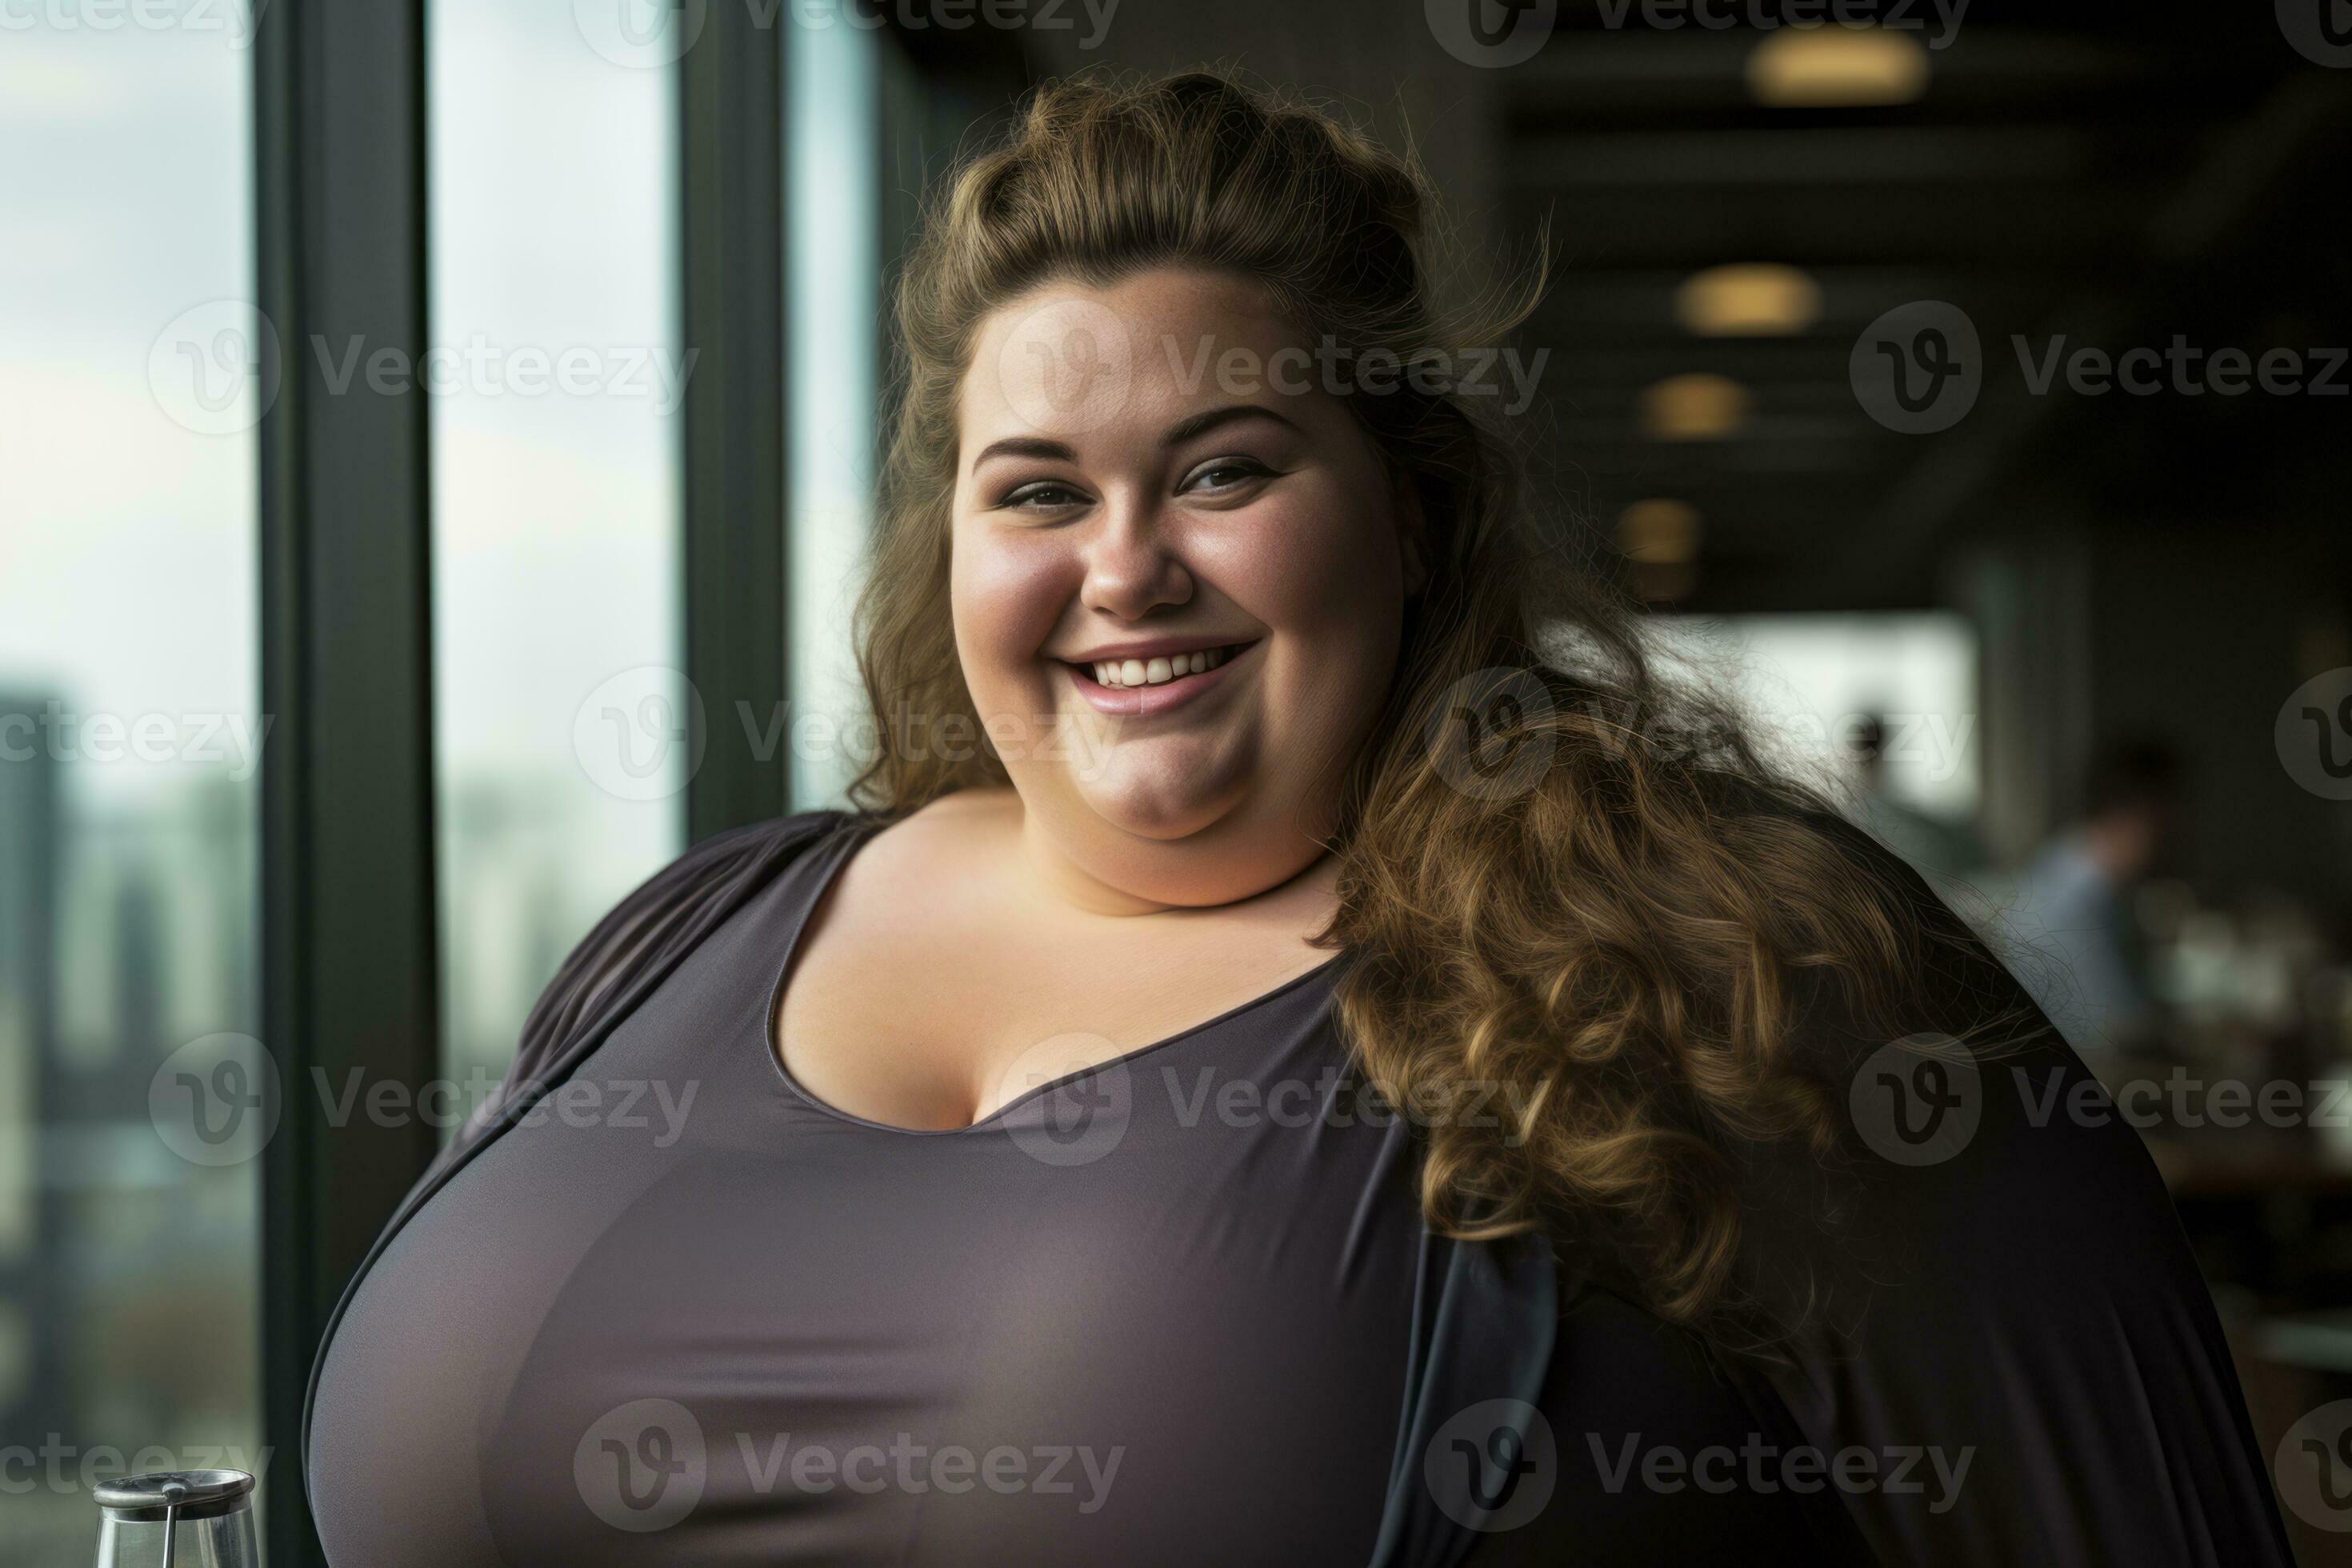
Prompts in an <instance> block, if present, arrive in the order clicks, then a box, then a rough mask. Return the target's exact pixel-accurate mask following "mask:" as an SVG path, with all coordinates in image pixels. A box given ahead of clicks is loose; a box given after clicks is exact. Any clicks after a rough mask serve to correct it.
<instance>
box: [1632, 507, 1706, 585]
mask: <svg viewBox="0 0 2352 1568" xmlns="http://www.w3.org/2000/svg"><path fill="white" fill-rule="evenodd" d="M1698 535H1699V516H1698V508H1696V507H1695V506H1693V505H1691V503H1690V502H1688V501H1686V500H1671V499H1669V498H1667V497H1664V496H1654V497H1652V498H1651V499H1650V500H1637V501H1635V502H1634V503H1633V505H1632V506H1629V507H1627V508H1626V509H1625V510H1623V511H1622V512H1621V513H1619V514H1618V518H1617V547H1618V548H1619V549H1621V550H1622V551H1623V552H1625V557H1626V559H1627V560H1629V561H1631V562H1632V563H1633V593H1634V595H1636V596H1637V597H1639V598H1643V599H1681V598H1686V597H1688V596H1689V594H1690V591H1691V590H1692V588H1694V587H1696V585H1697V583H1698Z"/></svg>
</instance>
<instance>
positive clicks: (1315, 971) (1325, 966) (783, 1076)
mask: <svg viewBox="0 0 2352 1568" xmlns="http://www.w3.org/2000/svg"><path fill="white" fill-rule="evenodd" d="M885 822H886V819H884V818H880V817H876V816H844V817H843V819H842V822H841V824H840V826H839V827H838V828H837V829H836V832H837V834H838V842H837V843H835V844H834V845H830V846H827V847H825V849H824V853H825V854H828V855H830V856H831V857H832V862H831V864H829V865H827V866H826V867H825V868H824V870H823V872H822V873H820V874H819V876H818V878H817V883H816V887H815V888H814V889H813V890H812V891H811V892H810V893H809V896H808V897H807V898H806V899H805V900H803V902H802V904H801V909H800V913H799V915H798V916H797V917H795V918H794V920H793V929H792V935H791V936H790V937H788V938H786V939H785V942H784V946H783V952H782V955H781V956H780V957H779V959H778V961H777V963H776V973H775V978H774V979H773V980H772V981H771V982H770V983H769V985H768V1007H767V1012H766V1014H765V1016H763V1017H762V1018H761V1023H760V1041H761V1046H762V1047H764V1048H765V1049H766V1051H767V1053H768V1067H769V1069H770V1070H771V1071H772V1072H773V1073H774V1074H775V1075H776V1078H777V1079H778V1080H779V1081H781V1082H782V1084H783V1086H784V1088H785V1089H789V1090H790V1091H791V1092H792V1093H793V1096H794V1097H795V1098H797V1099H798V1100H800V1101H801V1102H802V1103H803V1104H804V1105H806V1106H807V1107H808V1108H809V1109H810V1110H814V1111H816V1112H817V1113H818V1114H819V1115H822V1116H825V1117H829V1118H831V1119H832V1120H834V1121H840V1122H845V1123H846V1124H848V1125H849V1126H852V1127H861V1128H864V1129H866V1131H873V1132H887V1133H889V1134H891V1135H892V1136H893V1137H898V1138H955V1137H961V1136H962V1135H963V1134H965V1133H968V1132H978V1131H982V1130H983V1129H986V1128H987V1127H989V1126H990V1125H992V1123H995V1122H998V1121H1003V1119H1004V1118H1005V1117H1007V1116H1009V1115H1011V1114H1012V1113H1013V1111H1015V1110H1019V1109H1020V1108H1021V1107H1022V1106H1024V1105H1026V1104H1028V1103H1029V1102H1030V1101H1031V1100H1036V1099H1039V1098H1040V1097H1042V1096H1044V1095H1047V1094H1051V1093H1052V1092H1053V1091H1054V1090H1055V1089H1060V1088H1062V1087H1063V1086H1064V1085H1066V1084H1073V1083H1083V1082H1085V1081H1086V1080H1087V1079H1090V1078H1093V1077H1095V1076H1096V1075H1097V1074H1099V1073H1106V1072H1108V1071H1110V1070H1111V1069H1112V1068H1124V1067H1126V1066H1128V1065H1129V1064H1130V1063H1132V1062H1134V1061H1136V1060H1137V1059H1139V1058H1143V1057H1148V1056H1150V1055H1151V1054H1152V1053H1153V1052H1155V1051H1160V1050H1165V1049H1166V1048H1167V1047H1170V1046H1174V1045H1179V1044H1181V1043H1182V1042H1184V1041H1186V1040H1189V1039H1192V1038H1193V1037H1195V1036H1198V1035H1203V1034H1206V1033H1208V1032H1209V1031H1210V1030H1212V1029H1216V1028H1222V1027H1223V1026H1225V1025H1228V1024H1231V1023H1233V1022H1234V1021H1235V1020H1237V1019H1239V1018H1241V1017H1244V1016H1246V1015H1248V1014H1251V1013H1255V1012H1256V1011H1257V1010H1258V1009H1259V1008H1261V1007H1265V1006H1267V1005H1270V1004H1272V1003H1274V1002H1276V1001H1277V1000H1279V999H1280V998H1282V997H1283V996H1286V995H1287V994H1290V993H1291V992H1293V991H1296V990H1297V989H1298V988H1299V987H1300V986H1302V985H1305V984H1307V983H1308V982H1309V981H1312V980H1317V979H1319V978H1321V977H1323V976H1326V975H1328V974H1329V973H1331V972H1332V971H1333V970H1335V969H1337V968H1338V967H1339V965H1340V964H1342V963H1345V962H1347V958H1348V953H1347V951H1346V950H1345V949H1342V950H1340V951H1339V952H1335V953H1333V954H1332V955H1331V956H1330V957H1329V958H1327V959H1325V960H1324V961H1323V962H1322V963H1318V964H1317V965H1316V966H1315V967H1314V968H1312V969H1309V970H1307V971H1304V972H1303V973H1297V974H1294V975H1292V976H1291V977H1290V978H1289V979H1287V980H1286V981H1284V982H1283V983H1282V984H1279V985H1276V987H1275V988H1274V989H1273V990H1271V991H1267V992H1265V993H1263V994H1259V995H1256V996H1253V997H1251V998H1250V999H1249V1000H1248V1001H1246V1002H1241V1003H1237V1004H1235V1005H1234V1006H1231V1007H1228V1008H1226V1009H1225V1010H1224V1011H1223V1012H1222V1013H1220V1014H1218V1015H1217V1016H1214V1017H1213V1018H1204V1019H1202V1021H1201V1022H1199V1023H1197V1024H1192V1025H1189V1026H1186V1027H1184V1028H1181V1029H1179V1030H1178V1031H1176V1033H1174V1034H1172V1035H1169V1036H1166V1037H1162V1038H1160V1039H1157V1040H1154V1041H1152V1042H1151V1043H1150V1045H1146V1046H1138V1047H1135V1049H1133V1050H1131V1051H1122V1052H1120V1053H1119V1054H1118V1056H1115V1057H1106V1058H1103V1059H1102V1060H1101V1061H1098V1062H1096V1063H1093V1064H1092V1065H1090V1066H1087V1067H1083V1068H1078V1069H1077V1070H1076V1071H1075V1072H1066V1073H1064V1074H1063V1075H1062V1076H1061V1077H1059V1078H1057V1079H1049V1080H1047V1081H1046V1082H1045V1083H1041V1084H1039V1085H1037V1086H1036V1087H1035V1088H1034V1089H1030V1090H1028V1091H1027V1092H1026V1093H1024V1094H1021V1095H1018V1096H1015V1097H1014V1098H1013V1099H1012V1100H1006V1101H1005V1102H1004V1103H1003V1105H1000V1106H998V1107H997V1108H996V1109H995V1110H992V1111H990V1112H989V1113H988V1114H987V1115H986V1116H983V1117H982V1118H981V1119H980V1120H979V1121H971V1122H967V1123H966V1124H965V1125H963V1126H961V1127H900V1126H898V1125H897V1124H895V1123H893V1122H888V1121H875V1120H873V1119H872V1118H870V1117H865V1116H859V1115H857V1114H856V1112H855V1111H849V1110H842V1109H841V1108H840V1107H839V1106H837V1105H835V1104H834V1103H832V1102H831V1101H830V1100H824V1099H823V1098H822V1097H820V1096H819V1095H817V1094H816V1093H815V1092H814V1090H812V1089H809V1088H807V1087H806V1086H805V1085H803V1083H802V1082H801V1080H800V1079H797V1078H794V1077H793V1072H792V1069H791V1068H788V1067H786V1066H785V1065H784V1051H783V1036H782V1032H781V1029H780V1027H779V1024H778V1014H779V1013H780V1012H781V1011H782V1005H783V1000H784V983H785V980H786V979H787V977H789V976H790V975H791V973H792V971H793V959H795V958H797V957H798V956H799V955H800V951H801V941H802V939H803V936H804V935H805V934H806V933H807V931H808V923H809V921H810V919H811V918H812V917H814V915H815V913H816V907H817V905H819V904H821V903H823V902H824V896H825V894H826V893H827V892H829V891H831V890H832V888H833V885H834V883H835V882H836V881H838V880H839V879H841V875H842V873H843V871H845V869H847V868H848V866H849V862H850V861H852V860H853V859H855V858H856V852H857V850H858V849H859V848H860V847H862V846H863V844H864V842H865V840H866V837H869V836H870V832H871V830H873V829H875V828H877V827H879V826H884V825H885Z"/></svg>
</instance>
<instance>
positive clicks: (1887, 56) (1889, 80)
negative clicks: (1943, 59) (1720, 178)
mask: <svg viewBox="0 0 2352 1568" xmlns="http://www.w3.org/2000/svg"><path fill="white" fill-rule="evenodd" d="M1748 90H1749V91H1750V92H1752V93H1754V94H1755V96H1756V101H1757V102H1759V103H1763V104H1769V105H1770V106H1772V107H1773V108H1775V109H1853V108H1859V107H1862V106H1864V105H1869V104H1887V103H1909V102H1910V101H1912V100H1914V99H1916V98H1917V97H1918V96H1919V95H1920V94H1921V93H1923V92H1925V91H1927V46H1926V45H1924V44H1922V43H1920V41H1919V40H1918V39H1917V38H1916V37H1913V36H1912V35H1911V34H1909V33H1893V32H1888V31H1887V30H1885V28H1883V27H1836V26H1820V27H1781V28H1779V29H1777V30H1775V31H1773V32H1770V33H1768V34H1766V35H1765V37H1764V38H1763V41H1762V42H1760V43H1759V44H1758V45H1757V46H1756V47H1755V49H1754V50H1753V51H1752V52H1750V53H1749V55H1748Z"/></svg>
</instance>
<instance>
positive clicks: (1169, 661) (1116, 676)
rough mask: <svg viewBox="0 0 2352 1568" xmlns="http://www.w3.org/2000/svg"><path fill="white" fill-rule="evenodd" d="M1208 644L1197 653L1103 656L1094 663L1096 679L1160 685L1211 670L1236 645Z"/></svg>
mask: <svg viewBox="0 0 2352 1568" xmlns="http://www.w3.org/2000/svg"><path fill="white" fill-rule="evenodd" d="M1239 646H1240V645H1239V644H1237V643H1236V644H1234V645H1232V646H1231V647H1206V648H1202V650H1201V651H1200V652H1198V653H1180V654H1174V655H1171V656H1168V657H1166V658H1129V659H1116V658H1113V659H1103V660H1100V661H1098V662H1097V664H1096V665H1095V667H1094V671H1095V679H1096V680H1097V681H1098V682H1100V683H1101V684H1103V685H1105V686H1158V685H1159V684H1160V683H1161V682H1162V681H1167V680H1174V679H1177V678H1178V677H1179V676H1185V675H1199V674H1201V673H1202V671H1204V670H1211V669H1214V668H1217V666H1219V665H1221V664H1223V663H1224V662H1225V660H1226V659H1228V658H1232V657H1233V653H1234V647H1239Z"/></svg>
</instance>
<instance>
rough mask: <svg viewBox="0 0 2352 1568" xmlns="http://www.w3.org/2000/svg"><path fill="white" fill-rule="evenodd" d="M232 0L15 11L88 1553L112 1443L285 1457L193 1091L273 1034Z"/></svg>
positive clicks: (76, 1440)
mask: <svg viewBox="0 0 2352 1568" xmlns="http://www.w3.org/2000/svg"><path fill="white" fill-rule="evenodd" d="M244 9H245V8H243V7H235V6H232V7H218V6H210V5H196V4H194V3H193V0H192V3H190V4H187V5H170V4H166V5H153V6H140V7H116V8H110V9H109V10H106V11H104V12H100V10H98V9H96V8H82V7H72V6H31V7H24V8H21V9H18V10H16V11H12V12H11V14H10V15H9V16H8V17H7V18H6V20H5V26H6V28H7V31H6V32H5V35H0V142H5V146H6V149H7V153H6V156H5V159H0V211H5V214H6V226H7V236H8V238H7V243H6V244H5V245H0V342H5V343H6V344H7V351H6V353H5V357H0V1533H5V1541H6V1548H7V1550H6V1553H5V1554H6V1555H7V1556H8V1557H9V1559H10V1560H11V1561H20V1562H26V1563H34V1562H38V1563H74V1562H83V1561H87V1559H88V1554H89V1551H90V1548H91V1543H92V1542H94V1541H95V1540H96V1539H97V1531H98V1510H97V1507H96V1504H95V1503H94V1501H93V1500H92V1499H91V1496H90V1489H91V1486H92V1485H93V1484H94V1483H95V1482H97V1481H101V1480H104V1479H108V1478H109V1477H110V1476H112V1475H118V1474H121V1473H123V1472H124V1471H125V1470H126V1469H156V1468H170V1467H173V1466H189V1465H202V1464H207V1463H210V1464H225V1465H233V1466H236V1467H237V1468H243V1469H247V1470H251V1471H254V1472H257V1473H261V1474H263V1476H264V1479H265V1482H266V1481H267V1471H266V1469H265V1466H264V1463H263V1449H262V1446H261V1444H262V1439H261V1436H260V1432H259V1423H258V1419H257V1407H258V1388H257V1365H256V1355H255V1352H256V1346H257V1342H258V1338H259V1334H258V1326H257V1324H258V1309H257V1279H258V1269H257V1238H258V1235H259V1212H258V1204H259V1192H258V1182H259V1172H260V1162H259V1161H258V1160H257V1159H255V1158H253V1154H254V1152H256V1149H257V1146H258V1142H257V1141H258V1136H259V1135H260V1133H261V1132H262V1131H265V1129H263V1128H261V1127H260V1126H259V1125H258V1124H257V1123H256V1122H253V1121H251V1120H250V1119H246V1118H241V1116H240V1114H239V1112H238V1110H237V1109H236V1105H235V1103H234V1102H233V1101H222V1102H214V1103H212V1104H209V1105H207V1104H205V1103H203V1102H202V1101H201V1097H203V1096H205V1095H206V1094H207V1093H208V1092H209V1091H210V1090H211V1089H216V1088H219V1087H221V1086H222V1085H224V1084H225V1083H226V1082H227V1081H228V1080H227V1079H222V1078H220V1077H219V1076H217V1075H218V1074H219V1073H220V1072H222V1071H223V1070H226V1071H228V1072H229V1073H231V1074H232V1075H234V1074H235V1073H236V1072H239V1071H242V1070H244V1068H245V1067H247V1066H250V1065H251V1064H252V1062H253V1061H254V1059H255V1058H254V1055H253V1053H254V1052H255V1051H256V1050H257V1046H256V1044H255V1037H256V1036H257V1034H258V1032H259V1030H260V1027H261V1025H260V1022H259V1020H258V1018H257V1016H256V996H257V982H256V963H257V942H256V928H255V912H254V900H255V887H256V867H255V857H256V843H257V837H256V825H257V799H258V791H259V765H260V747H261V744H262V740H263V736H264V725H263V721H262V718H261V715H260V714H259V713H258V712H257V708H258V702H257V679H258V677H257V647H256V634H255V584H256V579H257V570H256V550H257V528H256V521H255V519H256V507H255V483H256V460H255V435H254V426H255V425H256V423H257V421H258V419H259V418H260V415H261V410H262V406H263V405H264V403H265V402H266V401H267V400H268V397H269V396H270V395H271V394H272V392H273V391H274V388H275V386H276V384H277V383H276V375H277V372H278V367H279V364H278V360H277V358H276V355H277V353H278V349H277V345H276V344H275V343H274V342H273V340H272V339H271V337H270V336H269V334H268V333H266V332H264V331H261V330H260V329H259V328H258V326H257V322H256V320H255V317H254V314H253V310H252V306H251V303H250V302H251V300H253V297H254V276H253V273H254V262H253V240H252V236H253V232H254V224H253V209H252V195H251V179H250V174H249V170H250V166H251V162H252V157H251V153H252V139H251V124H252V112H251V89H250V87H249V82H250V72H251V56H250V55H249V54H248V53H247V49H246V47H245V46H246V45H247V43H248V42H249V38H248V37H247V34H246V32H245V30H244V28H243V26H241V24H240V23H239V21H238V20H237V18H238V17H239V16H241V15H242V12H243V10H244ZM213 1134H222V1135H223V1136H221V1137H220V1138H219V1140H218V1141H217V1142H214V1141H208V1140H209V1138H210V1135H213ZM282 1441H283V1440H282V1439H281V1443H282ZM279 1452H281V1453H286V1452H290V1449H288V1448H284V1447H281V1448H280V1449H279Z"/></svg>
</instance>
